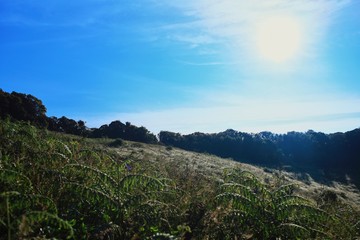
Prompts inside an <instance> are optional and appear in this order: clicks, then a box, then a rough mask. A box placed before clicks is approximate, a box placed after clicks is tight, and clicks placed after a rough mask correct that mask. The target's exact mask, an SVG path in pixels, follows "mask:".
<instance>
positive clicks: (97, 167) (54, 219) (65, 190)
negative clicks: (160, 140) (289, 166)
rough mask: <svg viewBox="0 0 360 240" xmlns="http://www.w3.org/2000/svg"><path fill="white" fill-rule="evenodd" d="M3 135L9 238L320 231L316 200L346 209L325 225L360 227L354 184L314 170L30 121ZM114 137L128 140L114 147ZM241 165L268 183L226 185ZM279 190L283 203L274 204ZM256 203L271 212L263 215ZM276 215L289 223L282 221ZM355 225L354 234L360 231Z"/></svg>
mask: <svg viewBox="0 0 360 240" xmlns="http://www.w3.org/2000/svg"><path fill="white" fill-rule="evenodd" d="M0 140H1V141H0V174H1V178H0V187H1V188H0V235H1V236H2V237H0V239H7V238H6V236H7V237H9V236H10V237H11V238H14V237H15V238H23V239H27V238H31V237H39V236H42V237H44V236H55V237H56V236H57V237H58V238H65V237H66V236H68V237H72V236H75V237H76V238H78V239H87V238H96V239H101V238H102V237H103V238H106V237H111V236H113V237H115V238H116V237H117V238H121V239H130V238H132V239H139V238H140V237H141V238H144V237H149V236H152V235H154V234H157V233H164V234H165V235H166V234H171V235H174V236H186V234H187V233H189V230H190V229H191V234H190V235H192V237H193V238H195V239H203V238H205V239H206V238H210V239H214V238H215V239H216V238H221V239H225V238H233V237H234V236H238V237H239V236H241V237H242V238H246V239H250V238H253V239H266V238H270V237H264V236H278V235H279V234H282V233H283V232H284V229H282V227H284V226H285V227H290V228H288V229H287V231H286V233H287V234H295V233H296V234H298V233H299V234H303V232H302V231H308V230H311V229H309V228H308V227H307V229H305V230H304V229H302V228H301V227H299V226H301V224H305V225H306V224H308V221H317V220H315V219H317V218H318V217H321V216H323V215H322V214H321V212H319V211H312V209H313V207H310V205H312V206H315V205H316V201H318V203H317V204H318V205H319V204H320V205H321V206H322V209H323V210H325V211H327V212H329V213H330V214H336V215H339V214H340V216H339V217H340V218H339V219H337V220H336V221H335V222H333V220H326V219H325V222H324V224H325V225H324V226H325V227H324V228H323V230H324V231H326V232H327V233H328V234H329V235H330V236H333V237H334V236H337V238H339V236H344V237H345V239H346V237H348V236H349V233H347V230H348V229H347V228H346V227H347V226H346V224H348V225H349V224H350V225H354V224H356V223H357V224H356V225H354V226H358V225H360V223H359V222H358V220H359V219H358V216H360V215H359V213H358V210H357V211H356V209H357V206H359V205H360V204H359V203H360V200H359V199H360V194H359V191H358V190H357V189H356V188H355V187H354V186H353V185H342V184H339V183H335V182H334V183H331V185H328V186H325V185H322V184H320V183H317V182H315V181H313V180H312V179H311V178H309V177H308V176H306V175H304V174H303V175H300V174H296V173H291V172H286V171H278V170H274V169H268V168H261V167H256V166H252V165H249V164H243V163H239V162H235V161H232V160H229V159H221V158H218V157H215V156H212V155H207V154H199V153H194V152H188V151H184V150H180V149H176V148H169V147H164V146H160V145H149V144H142V143H135V142H129V141H117V140H115V141H114V140H110V139H86V138H79V137H76V136H70V135H64V134H59V133H51V132H47V131H39V130H37V129H35V128H34V127H31V126H29V125H27V124H13V123H9V122H0ZM114 143H119V146H117V147H109V145H116V144H114ZM232 169H240V170H242V171H249V172H251V173H253V174H254V175H255V176H256V177H257V178H258V179H260V182H263V183H259V182H258V181H257V180H256V179H252V177H251V176H250V178H238V179H237V180H239V181H240V183H241V181H243V180H245V181H244V182H242V183H241V184H244V185H246V184H248V183H249V184H250V185H248V186H247V187H246V188H242V187H241V189H242V190H241V189H237V190H236V189H232V190H230V192H226V189H225V190H224V189H223V188H222V187H224V186H225V185H226V184H227V183H230V184H232V183H235V182H234V181H235V180H236V179H235V180H234V181H232V180H231V179H230V180H231V181H230V182H229V181H227V180H226V178H228V177H229V176H230V177H237V176H236V174H233V175H231V174H229V173H231V171H232ZM224 173H228V174H227V175H226V174H224ZM224 183H225V184H224ZM264 183H265V184H264ZM288 183H296V184H297V185H299V186H300V188H299V190H297V192H296V194H297V195H302V196H305V197H306V198H309V199H310V202H308V201H307V200H306V201H303V200H301V199H300V200H299V199H298V198H297V197H293V196H292V193H290V192H289V191H288V190H289V189H288V188H287V187H285V188H284V189H283V190H282V191H281V192H279V194H280V195H276V194H277V193H276V194H275V193H274V192H273V191H275V190H277V189H280V188H281V187H282V186H284V185H286V184H288ZM227 187H229V185H227ZM254 187H255V188H254ZM259 187H260V188H259ZM264 188H266V189H265V190H264ZM240 190H241V191H240ZM249 190H251V192H249ZM259 190H261V191H262V192H260V193H259V192H258V191H259ZM224 191H225V192H224ZM231 191H233V192H231ZM264 191H265V192H264ZM263 193H266V194H267V195H261V194H263ZM273 193H274V194H273ZM246 194H247V197H246V196H245V195H246ZM249 194H250V195H249ZM269 194H271V195H269ZM281 194H283V195H281ZM284 194H285V195H284ZM219 196H221V197H224V196H240V197H241V196H242V197H244V196H245V197H246V199H245V198H243V199H245V200H248V199H249V198H252V200H251V201H252V202H250V204H251V205H248V206H250V207H249V208H244V207H246V204H247V203H246V201H245V202H243V201H242V202H241V203H240V204H239V205H237V206H236V205H235V203H237V202H236V199H233V200H231V201H230V202H226V199H225V198H221V199H223V200H224V201H223V202H221V201H220V200H221V199H220V198H219ZM273 197H274V199H277V200H279V201H280V203H277V202H274V201H273ZM219 199H220V200H219ZM281 201H285V202H283V203H286V205H282V202H281ZM286 201H287V202H286ZM311 202H312V203H311ZM304 203H305V205H304ZM269 204H270V205H269ZM272 204H274V206H273V205H272ZM309 204H310V205H309ZM344 204H345V205H344ZM346 204H350V205H351V206H352V207H348V205H346ZM288 206H289V207H292V208H294V207H295V208H296V209H294V210H290V209H285V210H286V211H287V214H289V215H287V216H285V217H286V218H282V216H280V215H278V216H277V215H274V212H272V210H273V209H272V207H281V208H283V207H285V208H286V207H288ZM301 206H305V207H306V206H308V207H306V209H307V210H306V209H305V210H306V211H305V212H304V211H302V213H304V214H305V215H306V214H308V213H309V214H312V215H308V217H306V218H304V219H298V220H296V218H297V216H296V214H295V213H300V212H301V211H300V210H301V209H300V208H299V207H301ZM254 208H259V211H265V212H256V211H254ZM265 208H266V209H265ZM283 210H284V209H282V210H281V209H280V208H279V209H277V210H276V211H283ZM308 210H309V211H308ZM276 211H275V213H276ZM299 211H300V212H299ZM238 213H239V214H240V213H241V214H243V213H245V214H246V216H247V217H248V218H249V219H250V220H251V221H250V222H243V224H244V225H242V228H239V227H238V224H240V223H241V221H242V220H243V219H244V218H240V219H238V220H236V216H237V215H236V214H238ZM263 213H264V214H265V215H266V214H268V213H269V214H270V215H269V216H268V217H266V216H265V218H263V219H262V222H260V223H264V224H262V225H256V224H257V220H256V221H255V222H252V220H254V219H257V218H258V217H260V218H262V217H263V216H262V215H263ZM279 213H281V212H279ZM318 213H320V215H321V216H320V215H319V214H318ZM231 214H235V215H231ZM314 214H315V215H314ZM300 215H301V214H300ZM229 216H230V217H231V216H234V217H235V218H229ZM239 216H240V215H239ZM273 217H277V219H275V220H278V221H280V222H278V224H280V225H276V228H274V227H273V226H274V224H273V221H274V220H273V219H272V218H273ZM336 218H338V217H336ZM331 219H333V218H331ZM295 220H296V221H295ZM304 220H305V222H302V221H304ZM284 221H285V222H284ZM286 221H293V222H294V223H299V224H300V225H296V224H292V223H291V224H287V222H286ZM343 221H345V222H343ZM283 223H285V224H283ZM342 223H345V224H342ZM234 224H235V225H234ZM305 225H304V226H305ZM343 225H345V226H343ZM71 226H72V227H71ZM248 226H249V227H248ZM225 228H226V229H225ZM260 228H261V231H260V230H259V229H260ZM223 229H225V231H224V230H223ZM239 229H240V230H241V231H240V232H238V231H239ZM294 229H296V231H295V233H294ZM72 231H73V232H72ZM279 231H280V232H279ZM352 231H353V230H352ZM354 231H355V230H354ZM354 231H353V232H352V233H351V234H352V236H354V234H358V233H356V232H354ZM311 232H312V234H314V233H315V232H314V231H313V230H311ZM256 234H257V235H256ZM261 234H262V235H261ZM271 234H272V235H271ZM319 234H320V233H319ZM321 234H322V233H321ZM256 236H258V237H256ZM291 236H295V235H291ZM302 236H307V235H302ZM314 236H315V235H314ZM316 236H317V235H316ZM319 236H320V235H319ZM320 239H321V238H320Z"/></svg>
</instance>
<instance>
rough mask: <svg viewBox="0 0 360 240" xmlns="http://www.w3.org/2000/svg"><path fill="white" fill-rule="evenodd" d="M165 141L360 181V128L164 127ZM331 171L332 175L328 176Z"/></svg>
mask: <svg viewBox="0 0 360 240" xmlns="http://www.w3.org/2000/svg"><path fill="white" fill-rule="evenodd" d="M159 140H160V142H161V143H163V144H165V145H169V146H173V147H178V148H182V149H185V150H190V151H196V152H201V153H209V154H214V155H217V156H220V157H224V158H232V159H234V160H237V161H241V162H246V163H251V164H259V165H265V166H272V167H273V166H276V167H281V166H289V167H293V169H298V170H302V171H304V172H306V171H307V170H309V169H312V170H314V169H317V170H319V171H320V170H321V171H323V174H324V175H325V177H329V178H331V179H333V178H334V177H335V176H330V175H329V174H332V173H336V177H335V178H338V179H337V180H340V181H347V179H346V178H351V180H352V181H353V182H355V183H357V184H359V185H360V128H357V129H354V130H352V131H348V132H345V133H340V132H338V133H332V134H325V133H322V132H315V131H312V130H309V131H307V132H294V131H293V132H288V133H286V134H274V133H271V132H260V133H256V134H250V133H245V132H238V131H235V130H232V129H229V130H226V131H224V132H220V133H213V134H205V133H199V132H196V133H192V134H188V135H181V134H179V133H174V132H168V131H162V132H160V134H159ZM327 175H328V176H327Z"/></svg>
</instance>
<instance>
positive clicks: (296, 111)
mask: <svg viewBox="0 0 360 240" xmlns="http://www.w3.org/2000/svg"><path fill="white" fill-rule="evenodd" d="M354 106H357V107H354ZM114 119H120V120H123V121H130V122H132V123H133V124H137V125H143V126H146V127H147V128H148V129H149V130H151V131H153V132H154V133H158V132H159V131H161V130H169V131H174V132H181V133H192V132H195V131H202V132H219V131H223V130H226V129H228V128H232V129H236V130H239V131H246V132H260V131H272V132H277V133H284V132H287V131H306V130H309V129H313V130H315V131H324V132H328V133H329V132H337V131H348V130H351V129H353V128H358V127H360V124H359V122H360V100H359V99H357V98H346V99H343V100H342V101H339V100H337V99H331V98H327V99H323V100H316V101H315V100H308V101H304V100H289V99H278V100H265V101H261V100H258V99H252V100H249V99H246V101H244V102H243V103H242V104H238V105H236V106H214V107H210V106H206V107H183V108H176V109H168V110H158V111H145V112H138V113H113V114H111V115H109V116H108V117H105V118H104V116H101V118H97V117H96V116H94V117H93V118H92V119H89V124H90V125H91V126H99V125H101V124H105V123H109V122H110V121H112V120H114Z"/></svg>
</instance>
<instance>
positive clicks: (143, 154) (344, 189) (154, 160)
mask: <svg viewBox="0 0 360 240" xmlns="http://www.w3.org/2000/svg"><path fill="white" fill-rule="evenodd" d="M103 141H104V140H103ZM113 149H114V150H115V151H116V152H117V154H119V156H121V158H124V159H132V160H134V161H136V162H139V163H143V164H144V163H147V164H149V163H150V164H154V165H155V166H157V167H162V168H163V169H162V170H161V171H162V172H167V175H168V176H169V177H175V176H176V175H178V176H182V175H189V176H191V177H193V178H202V179H203V180H208V181H212V180H216V179H220V178H221V177H222V175H223V173H224V170H225V169H229V168H240V169H242V170H246V171H250V172H252V173H254V174H255V175H256V176H257V177H258V178H259V179H261V180H262V181H264V182H273V181H281V182H282V183H284V184H287V183H295V184H297V185H299V187H300V189H299V190H300V191H301V194H302V195H305V196H309V197H311V198H314V197H315V196H316V195H317V194H319V193H321V192H323V191H332V192H334V193H336V194H337V196H338V198H340V199H341V200H342V201H345V202H347V203H349V204H351V205H353V206H355V207H356V206H360V191H359V189H358V188H357V187H356V186H355V185H353V184H351V183H349V184H343V183H339V182H336V181H330V180H329V179H324V180H323V181H321V182H316V181H315V180H313V179H312V178H311V177H310V175H309V174H306V173H298V172H293V171H287V170H278V169H271V168H268V167H260V166H255V165H250V164H246V163H240V162H236V161H233V160H231V159H224V158H220V157H217V156H214V155H209V154H202V153H195V152H190V151H185V150H182V149H178V148H167V147H164V146H159V145H151V144H142V143H135V142H124V144H123V145H122V146H120V147H117V148H113ZM318 174H319V175H320V174H321V173H318ZM195 184H196V183H195Z"/></svg>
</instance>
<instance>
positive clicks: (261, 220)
mask: <svg viewBox="0 0 360 240" xmlns="http://www.w3.org/2000/svg"><path fill="white" fill-rule="evenodd" d="M295 189H296V185H294V184H289V185H282V186H280V187H277V188H271V187H270V186H268V185H265V184H264V183H262V182H260V181H259V180H258V179H257V178H256V177H255V176H254V175H253V174H252V173H250V172H246V171H241V170H233V171H231V172H229V173H228V174H227V175H226V176H225V179H224V183H223V184H222V185H221V186H220V193H219V194H218V195H217V196H216V202H217V206H219V209H218V211H220V212H222V221H223V225H224V226H226V228H227V230H226V231H223V232H222V234H225V236H226V237H233V236H239V237H240V238H245V237H246V236H248V237H249V236H251V237H252V238H253V239H275V238H284V239H308V238H317V237H329V238H332V236H329V232H328V229H327V226H326V225H327V223H328V222H331V221H335V219H334V217H333V216H330V215H329V214H327V213H326V212H325V211H323V210H321V209H319V208H317V207H316V206H315V204H314V203H312V202H311V201H309V200H307V199H305V198H303V197H300V196H297V195H295V194H294V190H295Z"/></svg>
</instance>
